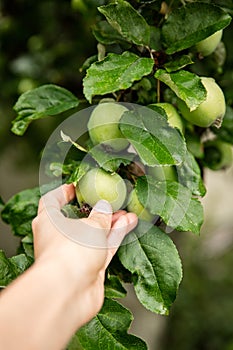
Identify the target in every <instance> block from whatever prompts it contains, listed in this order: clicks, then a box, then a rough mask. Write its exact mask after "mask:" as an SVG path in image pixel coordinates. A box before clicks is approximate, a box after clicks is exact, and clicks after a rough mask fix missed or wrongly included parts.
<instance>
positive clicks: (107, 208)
mask: <svg viewBox="0 0 233 350" xmlns="http://www.w3.org/2000/svg"><path fill="white" fill-rule="evenodd" d="M93 210H95V211H98V212H99V213H104V214H112V207H111V204H110V203H109V202H108V201H105V200H104V199H101V200H99V201H98V202H97V203H96V204H95V205H94V207H93Z"/></svg>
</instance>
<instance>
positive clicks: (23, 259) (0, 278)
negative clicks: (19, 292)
mask: <svg viewBox="0 0 233 350" xmlns="http://www.w3.org/2000/svg"><path fill="white" fill-rule="evenodd" d="M31 264H32V259H30V258H28V257H27V256H26V255H25V254H19V255H16V256H14V257H12V258H7V257H6V255H5V253H4V252H3V251H2V250H0V287H1V288H2V287H6V286H7V285H8V284H9V283H10V282H11V281H13V280H14V279H15V278H16V277H18V276H19V275H20V274H21V273H22V272H23V271H25V270H26V269H27V268H28V267H29V266H30V265H31Z"/></svg>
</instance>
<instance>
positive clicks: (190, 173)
mask: <svg viewBox="0 0 233 350" xmlns="http://www.w3.org/2000/svg"><path fill="white" fill-rule="evenodd" d="M176 171H177V174H178V181H179V183H181V184H182V185H184V186H186V187H187V188H189V189H190V190H191V192H192V194H194V195H196V196H204V195H205V194H206V188H205V186H204V183H203V180H202V176H201V170H200V167H199V165H198V164H197V162H196V160H195V158H194V156H193V155H192V154H191V153H190V152H188V151H187V154H186V157H185V160H184V162H183V163H182V164H181V165H178V166H177V167H176Z"/></svg>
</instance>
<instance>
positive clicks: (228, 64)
mask: <svg viewBox="0 0 233 350" xmlns="http://www.w3.org/2000/svg"><path fill="white" fill-rule="evenodd" d="M103 3H104V0H102V1H101V0H86V1H80V0H72V1H70V0H59V1H56V0H33V1H32V0H11V1H9V0H0V81H1V92H0V177H1V181H0V196H1V197H2V199H3V201H7V200H8V199H9V198H10V197H11V196H12V195H13V194H15V193H17V192H18V191H21V190H23V189H26V188H30V187H34V186H37V185H38V166H39V161H40V152H41V150H42V148H43V146H44V145H45V143H46V141H47V139H48V137H49V135H50V133H51V132H52V131H53V130H54V128H55V127H56V126H57V125H58V124H60V122H61V121H62V118H64V116H59V117H54V118H53V117H51V118H48V119H44V120H40V121H38V122H34V123H32V125H31V126H30V127H29V129H28V131H27V132H26V134H25V136H24V137H19V136H16V135H14V134H12V133H11V131H10V128H11V121H12V120H13V119H14V118H15V113H14V110H13V106H14V104H15V102H16V100H17V98H18V97H19V95H20V94H21V93H23V92H25V91H27V90H28V89H31V88H34V87H37V86H40V85H41V84H44V83H53V84H57V85H60V86H63V87H65V88H67V89H69V90H71V91H72V92H73V93H74V94H75V95H77V96H78V97H79V98H80V99H83V96H82V77H83V75H82V72H81V71H80V68H81V67H82V64H83V63H84V61H85V59H86V58H87V57H89V56H91V55H94V54H96V42H95V39H94V37H93V35H92V32H91V27H92V25H93V24H94V23H95V22H96V19H97V18H98V13H97V10H96V7H97V6H99V5H101V4H103ZM232 33H233V25H232V24H231V25H230V26H229V27H228V28H227V29H226V30H224V36H223V41H224V43H225V46H226V52H227V57H226V61H225V63H224V65H223V66H222V67H221V70H218V71H216V70H215V68H213V67H215V66H216V65H213V64H212V63H213V62H212V61H211V60H212V59H213V58H209V59H207V61H206V62H207V64H206V65H205V66H200V67H196V69H197V70H199V72H200V74H203V75H209V74H210V75H212V76H218V78H219V77H220V78H221V85H222V86H223V88H225V94H226V97H227V100H228V103H229V104H230V105H233V89H232V86H233V41H232ZM208 60H209V61H208ZM232 137H233V136H232ZM232 180H233V169H232V168H231V169H228V170H227V171H221V172H218V173H215V172H212V171H208V172H207V173H206V184H207V189H208V192H207V195H206V197H205V198H204V200H203V205H204V208H205V213H206V219H205V223H204V226H203V228H202V233H201V236H200V237H196V236H193V235H192V234H187V233H186V234H181V233H179V234H177V233H176V234H174V235H173V238H174V240H175V242H176V244H177V246H178V250H179V252H180V255H181V257H182V261H183V268H184V279H183V282H182V285H181V288H180V290H179V294H178V298H177V300H176V302H175V304H174V306H173V307H172V310H171V314H170V316H168V317H162V316H157V315H153V314H152V313H150V312H148V311H146V310H145V309H144V308H143V307H142V306H141V305H140V304H139V303H138V302H137V300H136V298H135V296H134V293H133V291H132V290H131V288H129V292H128V297H127V298H126V300H125V301H124V303H125V305H127V306H129V308H130V309H131V310H132V311H133V313H134V316H135V321H134V322H133V325H132V329H131V331H132V332H134V333H136V334H137V335H139V336H141V337H142V338H144V339H145V340H146V341H147V342H148V344H149V349H150V350H156V349H158V350H233V327H232V324H233V313H232V310H233V297H232V296H233V276H232V266H233V254H232V250H233V234H232V231H233V215H232V213H233V195H232V194H233V181H232ZM16 246H17V239H16V238H15V237H13V236H12V234H11V233H10V230H9V227H8V226H7V225H5V224H4V223H2V222H1V225H0V248H1V249H4V250H5V251H6V253H7V254H8V255H9V256H10V255H13V254H14V253H15V249H16Z"/></svg>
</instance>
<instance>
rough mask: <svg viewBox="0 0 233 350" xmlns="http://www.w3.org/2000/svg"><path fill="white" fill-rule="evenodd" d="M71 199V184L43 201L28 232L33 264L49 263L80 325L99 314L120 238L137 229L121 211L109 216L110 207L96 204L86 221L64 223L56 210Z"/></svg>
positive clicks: (133, 218) (130, 215) (129, 215)
mask: <svg viewBox="0 0 233 350" xmlns="http://www.w3.org/2000/svg"><path fill="white" fill-rule="evenodd" d="M74 196H75V190H74V186H73V185H72V184H70V185H62V186H61V187H59V188H57V189H55V190H53V191H50V192H48V193H47V194H46V195H44V196H43V197H42V198H41V200H40V203H39V208H38V215H37V217H36V218H35V219H34V220H33V224H32V228H33V234H34V250H35V259H36V263H38V264H39V263H40V264H45V265H46V264H51V262H54V264H55V267H54V268H55V269H56V268H58V269H59V270H60V272H61V278H64V283H65V285H66V286H67V288H73V290H74V295H75V296H76V300H77V304H78V305H77V307H78V308H79V316H80V315H81V313H80V310H81V309H82V310H83V312H82V324H83V323H85V322H87V321H89V320H90V319H91V318H92V317H94V316H95V314H96V313H97V312H98V311H99V309H100V308H101V306H102V303H103V299H104V277H105V270H106V268H107V266H108V265H109V263H110V261H111V259H112V257H113V256H114V254H115V253H116V251H117V249H118V247H119V245H120V243H121V241H122V240H123V238H124V236H125V235H126V234H127V233H128V232H129V231H131V230H132V229H133V228H134V227H135V226H136V225H137V216H136V215H135V214H133V213H127V212H125V211H123V210H120V211H118V212H116V213H114V214H112V209H111V206H110V204H109V203H108V202H106V201H99V202H98V203H97V205H96V206H95V207H94V208H93V210H92V211H91V213H90V215H89V217H88V218H85V219H79V220H77V219H70V218H66V217H64V215H63V214H62V213H61V210H60V209H61V208H62V207H63V206H64V205H65V204H66V203H68V202H70V201H71V200H72V199H73V198H74ZM80 300H81V305H80ZM79 320H80V318H79Z"/></svg>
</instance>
